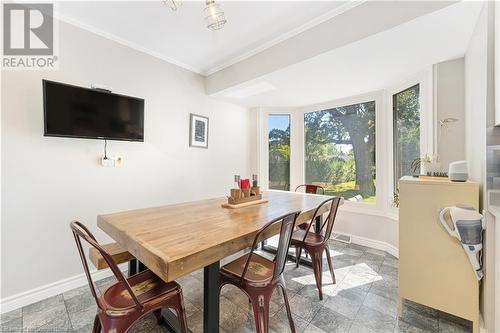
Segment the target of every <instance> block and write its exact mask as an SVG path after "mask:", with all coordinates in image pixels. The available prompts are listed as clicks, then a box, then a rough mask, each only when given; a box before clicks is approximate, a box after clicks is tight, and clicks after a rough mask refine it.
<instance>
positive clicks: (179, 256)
mask: <svg viewBox="0 0 500 333" xmlns="http://www.w3.org/2000/svg"><path fill="white" fill-rule="evenodd" d="M264 197H266V198H267V199H268V200H269V202H268V203H264V204H259V205H255V206H249V207H244V208H238V209H227V208H222V207H221V204H222V203H224V202H225V201H227V199H225V198H218V199H210V200H203V201H196V202H188V203H183V204H176V205H168V206H161V207H155V208H146V209H138V210H131V211H126V212H119V213H114V214H107V215H99V216H98V217H97V225H98V226H99V227H100V228H101V229H102V230H104V231H105V232H106V233H107V234H108V235H109V236H111V237H112V238H113V239H114V240H115V241H117V242H118V243H119V244H120V245H121V246H122V247H123V248H125V249H126V250H127V251H129V252H130V253H131V254H132V255H133V256H135V257H136V258H137V259H138V260H140V261H141V262H142V263H144V264H145V265H146V266H147V267H148V268H149V269H151V270H152V271H153V272H154V273H156V274H157V275H158V276H160V277H161V278H162V279H163V280H165V281H167V282H168V281H173V280H175V279H177V278H179V277H181V276H183V275H185V274H189V273H191V272H193V271H195V270H197V269H200V268H202V267H205V266H208V265H210V264H212V263H214V262H216V261H218V260H221V259H223V258H225V257H227V256H229V255H232V254H234V253H236V252H238V251H240V250H243V249H245V248H247V247H250V246H251V245H252V242H253V240H254V237H255V234H256V233H257V231H258V230H259V229H260V228H261V227H262V226H263V225H264V224H266V222H268V221H271V220H272V219H274V218H277V217H279V216H281V215H283V214H286V213H289V212H293V211H297V210H301V211H302V214H301V215H300V216H299V218H298V221H297V222H298V223H300V222H305V221H308V220H310V219H311V218H312V214H313V213H314V209H315V208H316V207H317V206H318V205H319V204H320V203H321V202H323V201H324V200H326V199H328V198H330V197H328V196H323V195H311V194H304V193H294V192H281V191H269V192H266V193H264ZM322 213H324V212H322ZM273 232H274V233H278V232H279V230H274V231H273Z"/></svg>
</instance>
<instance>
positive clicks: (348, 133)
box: [304, 101, 376, 203]
mask: <svg viewBox="0 0 500 333" xmlns="http://www.w3.org/2000/svg"><path fill="white" fill-rule="evenodd" d="M304 134H305V136H304V157H305V181H306V183H308V184H317V185H321V186H323V187H324V188H325V191H326V194H328V195H336V196H342V197H344V198H345V199H349V200H351V201H361V202H367V203H374V202H375V198H376V188H375V184H376V182H375V179H376V166H375V101H367V102H363V103H357V104H352V105H345V106H339V107H334V108H331V109H327V110H321V111H315V112H308V113H305V114H304Z"/></svg>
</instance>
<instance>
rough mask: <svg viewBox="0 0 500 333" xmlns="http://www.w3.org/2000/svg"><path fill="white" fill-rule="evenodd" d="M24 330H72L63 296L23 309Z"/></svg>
mask: <svg viewBox="0 0 500 333" xmlns="http://www.w3.org/2000/svg"><path fill="white" fill-rule="evenodd" d="M23 328H25V329H34V328H37V329H40V330H58V331H63V332H64V331H67V330H71V323H70V320H69V316H68V312H67V310H66V306H65V305H64V300H63V296H62V295H57V296H54V297H51V298H48V299H46V300H43V301H40V302H37V303H35V304H31V305H28V306H26V307H24V308H23Z"/></svg>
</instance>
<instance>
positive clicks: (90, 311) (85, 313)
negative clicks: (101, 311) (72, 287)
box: [68, 304, 97, 330]
mask: <svg viewBox="0 0 500 333" xmlns="http://www.w3.org/2000/svg"><path fill="white" fill-rule="evenodd" d="M96 314H97V305H95V304H93V305H91V306H89V307H87V308H85V309H83V310H80V311H78V312H68V315H69V320H70V322H71V326H72V327H73V329H74V330H77V329H80V328H82V327H85V326H87V325H89V324H92V323H93V322H94V318H95V316H96Z"/></svg>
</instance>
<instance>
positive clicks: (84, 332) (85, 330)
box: [73, 324, 94, 333]
mask: <svg viewBox="0 0 500 333" xmlns="http://www.w3.org/2000/svg"><path fill="white" fill-rule="evenodd" d="M93 328H94V324H89V325H87V326H84V327H81V328H79V329H73V333H90V332H92V329H93Z"/></svg>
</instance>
